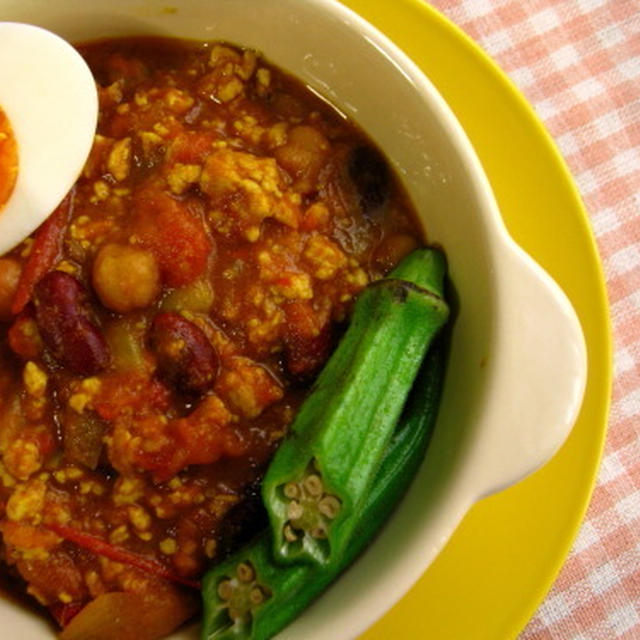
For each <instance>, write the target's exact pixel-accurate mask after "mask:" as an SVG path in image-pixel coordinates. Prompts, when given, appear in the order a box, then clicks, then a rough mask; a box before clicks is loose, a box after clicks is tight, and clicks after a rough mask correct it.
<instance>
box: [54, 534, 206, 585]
mask: <svg viewBox="0 0 640 640" xmlns="http://www.w3.org/2000/svg"><path fill="white" fill-rule="evenodd" d="M46 528H47V529H49V530H51V531H53V532H54V533H56V534H57V535H59V536H60V537H61V538H63V539H64V540H68V541H69V542H73V543H74V544H76V545H77V546H79V547H81V548H83V549H87V550H88V551H91V552H92V553H95V554H96V555H98V556H104V557H105V558H109V560H113V561H114V562H120V563H122V564H128V565H130V566H132V567H135V568H136V569H140V570H141V571H144V572H145V573H148V574H150V575H152V576H156V577H157V578H162V579H163V580H168V581H169V582H175V583H176V584H181V585H183V586H185V587H191V588H192V589H199V588H200V583H199V582H197V581H196V580H189V579H188V578H183V577H182V576H178V575H176V574H175V573H173V572H172V571H170V570H169V569H167V567H165V566H164V565H163V564H161V563H160V562H158V561H157V560H156V559H155V558H148V557H146V556H141V555H140V554H138V553H134V552H133V551H128V550H127V549H122V548H120V547H115V546H113V545H112V544H110V543H109V542H106V541H105V540H103V539H102V538H98V536H94V535H91V534H90V533H84V532H83V531H77V530H76V529H73V528H72V527H68V526H67V525H64V524H59V523H57V522H52V523H49V524H47V525H46Z"/></svg>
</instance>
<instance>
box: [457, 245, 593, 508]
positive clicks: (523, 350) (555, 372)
mask: <svg viewBox="0 0 640 640" xmlns="http://www.w3.org/2000/svg"><path fill="white" fill-rule="evenodd" d="M506 241H507V244H508V245H509V248H510V250H509V251H503V252H501V253H500V257H499V258H498V259H499V260H504V261H505V262H506V263H505V264H502V265H499V266H498V268H497V269H496V273H497V274H500V278H501V282H499V290H500V296H499V298H498V300H497V302H496V304H497V306H498V308H497V310H496V314H495V318H496V322H497V324H496V326H495V327H494V332H495V340H496V342H497V343H498V344H497V345H496V349H495V351H494V353H495V354H496V356H495V358H496V361H494V362H491V355H489V361H488V366H490V367H491V369H492V370H493V371H492V375H491V376H490V380H491V388H490V392H489V394H488V398H487V404H486V405H485V407H484V408H485V411H483V412H482V413H483V416H482V417H483V422H485V427H486V428H483V429H481V430H479V431H478V434H479V435H478V438H477V440H476V441H475V442H473V443H472V445H471V447H470V450H469V451H468V453H469V454H470V455H471V457H472V461H471V463H470V465H469V467H468V471H469V473H472V474H473V476H474V481H475V482H474V484H475V487H476V490H477V491H478V495H477V497H478V498H479V497H481V496H483V495H488V494H491V493H494V492H496V491H498V490H500V489H502V488H504V487H507V486H509V485H511V484H513V483H515V482H517V481H518V480H520V479H521V478H523V477H524V476H526V475H528V474H530V473H532V472H533V471H535V470H536V469H538V468H539V467H540V466H542V465H543V464H544V463H545V462H547V461H548V460H549V459H550V458H551V457H552V456H553V455H554V453H555V452H556V451H557V450H558V449H559V448H560V446H561V445H562V443H563V442H564V441H565V439H566V438H567V436H568V435H569V433H570V431H571V428H572V427H573V424H574V422H575V420H576V419H577V417H578V413H579V411H580V406H581V404H582V398H583V395H584V389H585V384H586V376H587V356H586V348H585V342H584V336H583V333H582V329H581V327H580V323H579V321H578V318H577V316H576V313H575V311H574V309H573V307H572V306H571V303H570V302H569V300H568V299H567V297H566V296H565V294H564V293H563V291H562V290H561V289H560V287H559V286H558V285H557V284H556V282H555V281H554V280H552V278H551V277H550V276H549V275H548V274H547V273H546V272H545V271H544V270H543V269H542V268H541V267H540V266H539V265H538V264H537V263H536V262H534V260H533V259H532V258H531V257H530V256H529V255H528V254H526V253H525V252H524V251H523V250H522V249H521V248H520V247H519V246H518V245H516V244H515V242H513V240H511V238H507V240H506ZM514 363H515V364H514Z"/></svg>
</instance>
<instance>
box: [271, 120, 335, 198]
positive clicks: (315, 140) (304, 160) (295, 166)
mask: <svg viewBox="0 0 640 640" xmlns="http://www.w3.org/2000/svg"><path fill="white" fill-rule="evenodd" d="M329 150H330V144H329V141H328V140H327V139H326V138H325V136H324V135H323V134H322V133H321V132H320V131H318V130H317V129H314V128H313V127H309V126H306V125H301V126H298V127H293V128H292V129H291V131H289V136H288V140H287V143H286V144H285V145H283V146H282V147H278V148H277V149H276V151H275V153H274V155H275V158H276V162H277V163H278V164H279V165H280V166H281V167H283V168H284V169H285V170H286V171H287V172H289V174H290V175H291V176H292V177H293V178H294V180H295V186H294V188H295V189H296V191H298V192H300V193H305V192H307V191H312V190H313V189H314V188H315V182H316V180H317V178H318V174H319V173H320V170H321V169H322V167H323V165H324V163H325V161H326V158H327V154H328V152H329Z"/></svg>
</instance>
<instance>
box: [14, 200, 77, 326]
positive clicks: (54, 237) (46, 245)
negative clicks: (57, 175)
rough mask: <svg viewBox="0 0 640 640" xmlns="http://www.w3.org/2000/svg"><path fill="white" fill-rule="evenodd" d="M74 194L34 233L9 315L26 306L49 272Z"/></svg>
mask: <svg viewBox="0 0 640 640" xmlns="http://www.w3.org/2000/svg"><path fill="white" fill-rule="evenodd" d="M74 193H75V187H74V188H73V189H71V191H70V192H69V193H68V194H67V196H66V197H65V199H64V200H63V201H62V202H61V203H60V204H59V205H58V206H57V207H56V209H55V211H54V212H53V213H52V214H51V215H50V216H49V217H48V218H47V219H46V220H45V221H44V222H43V223H42V225H41V226H40V228H39V229H38V231H36V236H35V238H34V241H33V247H32V248H31V253H30V254H29V257H28V258H27V261H26V263H25V265H24V268H23V269H22V274H21V275H20V280H19V281H18V288H17V289H16V294H15V297H14V299H13V304H12V306H11V313H13V314H14V315H17V314H18V313H20V312H21V311H22V310H23V309H24V308H25V307H26V306H27V304H28V302H29V300H30V299H31V294H32V293H33V287H35V285H36V283H37V282H38V280H40V278H42V276H43V275H44V274H45V273H47V271H49V269H51V267H52V266H53V265H54V264H55V261H56V259H57V258H58V256H59V255H60V251H61V250H62V239H63V237H64V234H65V231H66V230H67V225H68V224H69V220H70V219H71V213H72V211H73V196H74Z"/></svg>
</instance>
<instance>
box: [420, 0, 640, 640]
mask: <svg viewBox="0 0 640 640" xmlns="http://www.w3.org/2000/svg"><path fill="white" fill-rule="evenodd" d="M431 3H432V4H433V5H434V6H435V7H436V8H437V9H439V10H440V11H442V12H443V13H444V14H445V15H447V16H448V17H449V18H450V19H451V20H452V21H453V22H455V23H456V24H458V25H459V26H460V27H462V29H463V30H464V31H466V32H467V33H468V34H469V35H470V36H471V37H472V38H473V39H474V40H475V41H476V42H477V43H479V44H480V45H481V46H482V47H483V48H484V49H485V50H486V51H487V52H488V53H489V54H490V55H491V56H492V57H493V58H494V59H495V60H496V61H497V62H498V64H499V65H500V66H501V67H502V68H503V69H504V70H505V71H506V72H507V73H508V74H509V76H510V77H511V79H512V80H513V81H514V82H515V83H516V85H518V87H519V88H520V89H521V91H522V92H523V93H524V95H525V96H526V97H527V99H528V100H529V101H530V102H531V104H533V106H534V108H535V109H536V111H537V113H538V114H539V116H540V117H541V118H542V120H543V121H544V122H545V124H546V126H547V128H548V130H549V131H550V133H551V135H552V136H553V137H554V138H555V140H556V142H557V144H558V146H559V148H560V150H561V152H562V153H563V155H564V157H565V159H566V160H567V162H568V164H569V167H570V169H571V170H572V172H573V175H574V177H575V180H576V183H577V185H578V188H579V190H580V192H581V194H582V197H583V200H584V202H585V205H586V207H587V210H588V212H589V216H590V220H591V224H592V227H593V230H594V232H595V235H596V239H597V243H598V247H599V250H600V255H601V257H602V261H603V265H604V270H605V276H606V279H607V285H608V292H609V298H610V304H611V316H612V321H613V331H614V343H615V369H614V388H613V405H612V411H611V416H610V423H609V432H608V436H607V444H606V448H605V452H604V458H603V461H602V466H601V469H600V472H599V476H598V482H597V486H596V489H595V492H594V494H593V499H592V502H591V505H590V507H589V510H588V512H587V515H586V519H585V521H584V523H583V525H582V528H581V530H580V533H579V535H578V538H577V540H576V541H575V543H574V546H573V550H572V551H571V554H570V555H569V557H568V559H567V561H566V563H565V566H564V568H563V569H562V571H561V573H560V575H559V576H558V579H557V581H556V583H555V585H554V587H553V588H552V590H551V592H550V593H549V594H548V596H547V598H546V600H545V601H544V602H543V604H542V605H541V606H540V608H539V609H538V611H537V613H536V615H535V616H534V618H533V619H532V620H531V621H530V623H529V625H528V626H527V628H526V629H525V630H524V631H523V633H522V635H521V640H534V639H535V640H543V639H553V640H555V639H558V640H610V639H613V638H625V639H628V640H631V639H635V640H639V639H640V0H431Z"/></svg>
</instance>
